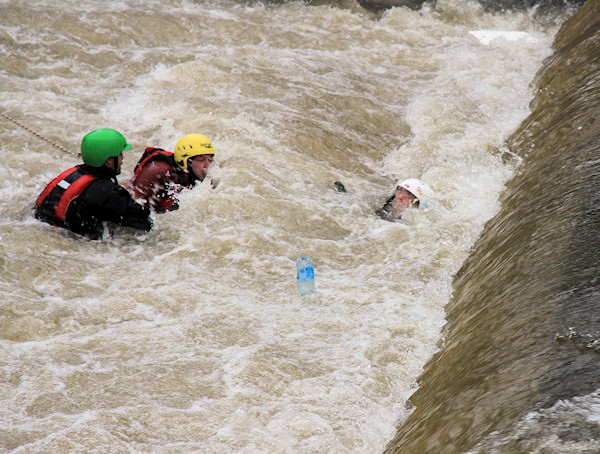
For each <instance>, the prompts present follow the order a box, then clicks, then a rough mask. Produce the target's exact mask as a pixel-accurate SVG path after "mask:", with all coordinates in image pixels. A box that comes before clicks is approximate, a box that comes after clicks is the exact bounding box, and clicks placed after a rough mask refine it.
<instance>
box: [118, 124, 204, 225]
mask: <svg viewBox="0 0 600 454" xmlns="http://www.w3.org/2000/svg"><path fill="white" fill-rule="evenodd" d="M214 155H215V150H214V148H213V145H212V142H211V141H210V139H208V137H206V136H204V135H202V134H188V135H186V136H184V137H182V138H181V139H180V140H179V142H177V145H176V146H175V150H174V151H173V152H171V151H166V150H163V149H162V148H155V147H148V148H146V150H145V151H144V154H143V155H142V157H141V158H140V160H139V161H138V163H137V165H136V166H135V168H134V170H133V177H132V179H131V182H129V183H127V184H125V185H124V186H125V187H126V188H127V189H128V190H129V191H130V192H131V193H132V196H133V198H134V199H135V200H137V201H139V202H140V203H142V204H143V205H145V206H150V207H151V208H152V209H153V210H154V211H156V212H158V213H164V212H166V211H172V210H176V209H178V208H179V202H178V198H179V193H180V192H181V191H182V190H183V189H185V188H188V189H191V188H193V187H194V185H195V184H196V183H197V182H198V181H200V182H202V181H204V179H205V178H206V173H207V171H208V168H209V167H210V165H211V164H212V162H213V158H214Z"/></svg>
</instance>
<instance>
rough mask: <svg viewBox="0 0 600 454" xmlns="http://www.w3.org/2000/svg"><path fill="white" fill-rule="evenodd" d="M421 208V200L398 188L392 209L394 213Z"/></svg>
mask: <svg viewBox="0 0 600 454" xmlns="http://www.w3.org/2000/svg"><path fill="white" fill-rule="evenodd" d="M417 206H419V199H417V198H416V197H415V196H414V195H412V194H411V193H410V192H408V191H407V190H406V189H404V188H402V187H397V188H396V193H395V194H394V201H393V202H392V209H393V210H394V211H400V210H405V209H407V208H414V207H417Z"/></svg>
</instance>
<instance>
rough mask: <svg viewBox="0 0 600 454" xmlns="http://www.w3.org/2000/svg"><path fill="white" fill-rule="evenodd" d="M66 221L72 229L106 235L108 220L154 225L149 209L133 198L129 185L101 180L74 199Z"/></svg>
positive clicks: (142, 227)
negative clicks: (103, 232) (104, 229)
mask: <svg viewBox="0 0 600 454" xmlns="http://www.w3.org/2000/svg"><path fill="white" fill-rule="evenodd" d="M66 221H67V223H68V225H69V228H70V229H71V230H73V231H75V232H78V233H83V234H89V235H93V236H99V235H101V234H102V229H103V226H102V222H104V221H109V222H114V223H115V224H119V225H123V226H127V227H133V228H135V229H139V230H144V231H148V230H150V229H151V228H152V218H151V217H150V209H149V208H147V207H144V206H142V205H140V204H139V203H137V202H136V201H135V200H133V199H132V198H131V195H130V194H129V192H128V191H127V190H126V189H125V188H123V187H121V186H119V185H117V184H115V183H113V182H112V181H108V180H101V179H98V180H95V181H93V182H92V183H91V184H90V185H89V186H88V187H87V188H86V189H85V191H83V192H82V193H81V195H80V196H79V197H77V198H76V199H75V200H73V202H72V203H71V205H70V206H69V209H68V211H67V215H66Z"/></svg>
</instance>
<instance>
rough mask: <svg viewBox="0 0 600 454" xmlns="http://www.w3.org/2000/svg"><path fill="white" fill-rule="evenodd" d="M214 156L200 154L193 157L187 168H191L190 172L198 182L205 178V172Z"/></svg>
mask: <svg viewBox="0 0 600 454" xmlns="http://www.w3.org/2000/svg"><path fill="white" fill-rule="evenodd" d="M213 158H214V156H213V155H212V154H201V155H198V156H194V157H193V158H192V159H191V160H190V162H189V164H188V166H189V167H191V169H192V172H194V175H196V178H198V179H199V180H200V181H203V180H204V178H206V172H207V171H208V168H209V167H210V165H211V164H212V162H213Z"/></svg>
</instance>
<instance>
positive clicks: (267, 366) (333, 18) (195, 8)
mask: <svg viewBox="0 0 600 454" xmlns="http://www.w3.org/2000/svg"><path fill="white" fill-rule="evenodd" d="M568 14H569V11H564V15H558V16H555V17H549V16H541V15H538V14H536V13H535V10H531V11H528V12H505V13H496V14H492V13H489V12H486V11H484V10H483V8H482V7H480V6H479V5H478V4H477V3H473V2H470V1H462V0H446V1H439V2H437V4H435V5H429V6H424V7H423V8H421V9H420V10H419V11H415V10H410V9H407V8H393V9H390V10H388V11H387V12H386V13H385V14H384V15H383V16H382V17H376V16H374V15H372V14H370V13H369V12H367V11H365V10H363V9H362V8H361V7H360V6H358V4H355V3H353V2H350V1H348V2H334V5H333V6H329V5H320V6H317V5H307V4H305V3H302V2H290V3H284V4H281V5H274V6H264V5H261V4H258V5H254V6H251V5H246V4H245V3H240V2H233V1H206V2H192V1H187V0H168V1H158V0H155V1H151V0H143V1H142V0H123V1H117V2H99V1H95V0H82V1H79V2H70V1H64V0H52V1H49V0H43V1H39V0H37V1H31V0H25V1H8V0H2V1H0V48H1V50H2V55H3V58H2V59H1V60H0V86H1V88H2V89H1V92H0V111H1V112H2V114H3V115H4V116H3V117H2V118H0V121H1V124H2V129H1V130H0V135H1V138H2V141H1V145H0V155H1V162H0V175H1V176H2V178H1V181H0V194H1V198H0V210H1V211H0V239H1V242H0V270H1V273H2V274H1V277H0V301H1V302H0V349H1V355H0V387H1V388H0V389H1V392H0V449H1V450H2V451H3V452H19V453H25V452H206V453H231V452H240V453H258V452H273V453H290V452H297V453H323V452H331V453H367V452H372V453H376V452H381V451H382V450H383V449H384V448H385V446H386V445H387V443H388V442H389V440H390V439H392V437H393V436H394V434H395V432H396V427H397V424H398V422H399V421H401V420H403V419H404V418H406V416H407V415H408V413H409V410H408V408H407V406H406V403H407V400H408V398H409V396H410V395H411V394H412V393H413V392H414V391H415V389H416V387H417V378H418V376H419V375H420V374H421V372H422V371H423V367H424V365H425V363H426V362H427V360H428V359H430V358H431V356H432V355H433V353H434V352H435V351H436V344H437V341H438V339H439V337H440V333H441V328H442V326H443V325H444V322H445V320H444V317H445V314H444V306H445V305H446V303H447V302H448V301H449V299H450V297H451V293H452V279H453V277H454V275H455V274H456V272H457V271H458V270H459V268H460V267H461V265H462V263H463V262H464V261H465V259H466V258H467V256H468V254H469V250H470V248H471V247H472V246H473V244H474V243H475V241H476V239H477V238H478V236H479V234H480V233H481V231H482V229H483V226H484V225H485V223H486V221H487V220H488V219H490V218H491V217H492V216H493V215H494V214H495V213H496V212H497V211H498V209H499V207H500V202H499V197H500V194H501V193H502V191H503V188H504V185H505V183H506V182H507V181H508V180H509V179H510V178H511V177H512V176H513V175H514V174H515V172H516V169H517V167H518V165H519V163H520V158H519V157H518V156H516V155H514V154H513V152H512V151H509V150H508V149H507V148H506V147H505V146H504V143H505V141H506V140H507V138H508V137H509V136H510V134H511V133H512V132H513V131H515V130H516V128H517V127H518V126H519V124H520V123H521V122H522V121H523V120H524V119H525V118H526V117H527V115H528V114H529V102H530V101H531V99H532V97H533V87H532V85H531V81H532V80H533V77H534V75H535V74H536V71H537V70H538V69H539V68H540V67H541V65H542V62H543V60H544V58H545V57H547V56H548V55H550V53H551V44H552V40H553V37H554V35H555V34H556V32H557V30H558V28H559V26H560V24H561V23H562V22H563V21H564V19H565V18H566V16H567V15H568ZM477 29H498V30H518V31H524V32H527V37H528V39H522V40H519V41H515V42H509V41H506V40H496V41H494V42H492V43H491V44H489V45H482V44H481V43H480V42H478V41H477V40H476V39H474V38H473V37H472V36H471V35H470V34H469V31H472V30H477ZM9 118H11V119H13V120H15V121H16V122H18V123H19V124H21V125H23V126H25V127H27V128H28V129H29V130H30V131H33V132H35V133H37V134H39V135H41V136H43V137H44V138H46V139H47V140H49V141H51V142H53V143H55V144H57V145H60V146H61V147H64V148H65V149H66V150H69V151H70V152H71V153H72V154H69V153H66V152H64V151H61V149H59V148H57V147H54V146H52V145H50V144H48V143H46V142H44V141H42V140H41V139H40V138H39V137H36V136H35V135H33V134H31V132H29V131H27V130H25V129H24V128H23V127H21V126H19V125H17V124H15V122H13V121H10V120H9ZM103 127H109V128H115V129H118V130H119V131H121V132H122V133H123V134H124V135H125V137H126V138H127V140H128V141H129V142H130V143H131V144H132V145H133V151H131V152H128V153H129V154H127V155H126V156H125V161H124V164H123V174H122V175H121V179H126V178H128V177H130V176H131V171H132V169H133V166H134V164H135V162H136V161H137V159H138V158H139V156H140V155H141V153H142V151H143V149H144V147H145V146H149V145H153V146H160V147H164V148H167V149H172V148H173V146H174V144H175V143H176V141H177V140H178V139H179V138H180V137H181V136H182V135H184V134H188V133H194V132H198V133H202V134H205V135H207V136H208V137H210V138H211V139H212V141H213V144H214V146H215V151H216V156H215V165H214V166H213V169H212V175H211V176H212V181H213V185H211V184H210V183H209V182H208V181H207V182H204V183H203V184H201V185H199V186H198V187H196V188H195V189H194V190H192V191H188V192H186V193H184V195H183V196H182V198H181V209H180V210H178V211H176V212H172V213H167V214H164V215H159V216H157V217H156V218H155V226H154V229H153V230H152V231H151V232H149V233H147V234H143V233H138V232H132V231H128V230H127V229H117V230H116V232H115V235H114V237H107V238H105V239H103V240H102V241H87V240H85V239H82V238H80V237H77V236H75V235H72V234H70V233H68V232H65V231H61V230H58V229H56V228H53V227H51V226H49V225H46V224H42V223H40V222H38V221H36V220H34V219H33V218H32V217H31V213H30V210H31V206H32V204H33V201H34V200H35V198H36V196H37V195H38V193H39V192H40V191H41V190H42V188H43V187H44V186H45V185H46V184H47V183H48V182H49V180H50V179H51V178H53V177H54V176H56V175H57V174H58V173H59V172H61V171H62V170H65V169H66V168H68V167H70V166H72V165H74V164H77V163H79V160H78V158H77V156H76V153H77V151H78V145H79V143H80V141H81V138H82V137H83V135H84V134H86V133H87V132H89V131H91V130H93V129H97V128H103ZM408 177H418V178H421V179H423V180H424V181H425V182H427V183H428V184H429V185H430V186H431V187H432V188H433V190H434V191H435V194H436V195H435V198H434V200H433V201H432V202H431V203H430V204H429V207H428V208H427V209H426V210H421V211H418V212H412V213H410V214H409V215H407V216H405V218H404V219H403V221H402V222H396V223H391V222H386V221H384V220H381V219H380V218H378V217H377V216H375V214H374V212H375V210H376V209H377V208H379V207H380V206H381V205H382V204H383V203H384V201H385V200H386V199H387V197H388V196H389V195H390V193H391V192H392V190H393V188H394V187H395V184H396V181H397V180H398V179H399V178H408ZM336 180H339V181H342V182H343V183H344V185H345V187H346V189H347V193H338V192H335V191H333V190H332V188H333V183H334V182H335V181H336ZM304 256H310V257H312V258H313V259H314V264H315V280H316V286H317V292H316V293H310V294H307V295H305V296H303V297H299V296H298V295H297V289H296V282H295V275H296V259H297V258H298V257H304Z"/></svg>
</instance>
